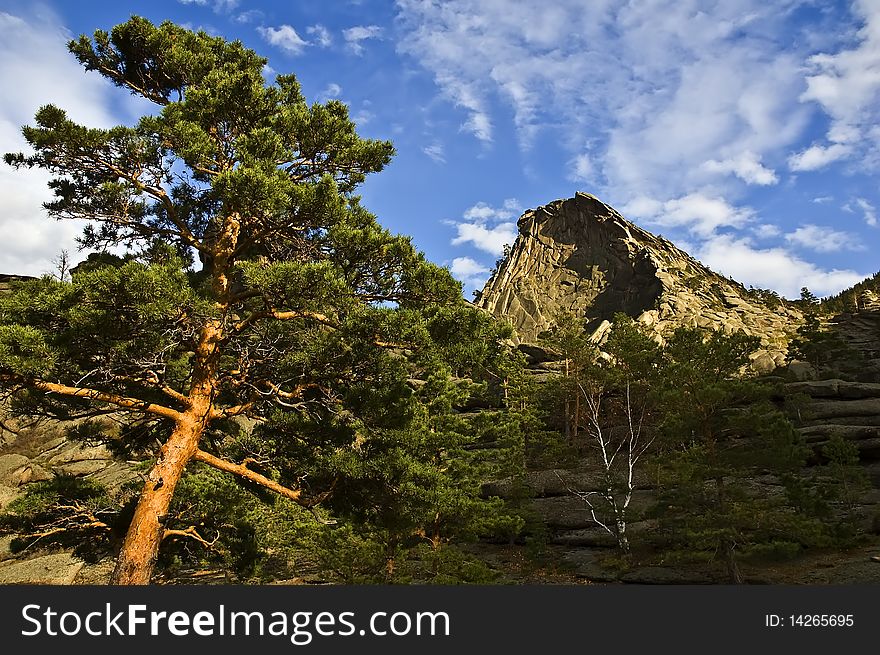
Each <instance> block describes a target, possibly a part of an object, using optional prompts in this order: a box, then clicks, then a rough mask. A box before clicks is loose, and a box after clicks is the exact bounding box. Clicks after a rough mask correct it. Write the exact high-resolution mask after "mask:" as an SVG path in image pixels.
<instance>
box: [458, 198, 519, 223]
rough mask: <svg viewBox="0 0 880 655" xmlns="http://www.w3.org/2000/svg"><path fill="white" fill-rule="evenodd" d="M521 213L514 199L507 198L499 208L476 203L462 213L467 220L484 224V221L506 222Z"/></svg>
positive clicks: (481, 202)
mask: <svg viewBox="0 0 880 655" xmlns="http://www.w3.org/2000/svg"><path fill="white" fill-rule="evenodd" d="M520 212H522V206H521V205H520V204H519V201H518V200H517V199H516V198H507V199H506V200H505V201H504V203H502V205H501V207H490V206H489V205H488V204H486V203H485V202H483V201H480V202H478V203H477V204H475V205H473V206H472V207H468V208H467V209H466V210H465V212H464V217H465V218H466V219H467V220H472V221H477V222H485V221H506V220H509V219H511V218H513V217H514V216H517V215H519V214H520Z"/></svg>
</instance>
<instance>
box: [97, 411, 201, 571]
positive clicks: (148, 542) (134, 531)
mask: <svg viewBox="0 0 880 655" xmlns="http://www.w3.org/2000/svg"><path fill="white" fill-rule="evenodd" d="M204 429H205V424H204V422H203V421H200V420H198V419H197V418H196V417H195V416H191V415H187V416H186V417H185V419H184V420H182V421H181V422H180V423H178V424H177V426H176V427H175V428H174V431H173V432H172V433H171V436H170V437H169V438H168V441H166V442H165V444H164V445H163V446H162V449H161V450H160V452H159V458H158V459H157V460H156V464H155V465H154V466H153V468H152V470H151V471H150V474H149V475H148V476H147V479H146V482H145V483H144V488H143V490H142V491H141V496H140V499H139V500H138V504H137V507H136V508H135V511H134V516H133V517H132V520H131V524H130V525H129V528H128V532H127V533H126V535H125V541H124V542H123V544H122V549H121V550H120V551H119V557H118V559H117V560H116V568H115V569H114V570H113V575H112V576H111V578H110V584H116V585H146V584H150V578H151V577H152V574H153V569H154V567H155V565H156V559H157V558H158V556H159V545H160V544H161V543H162V539H163V536H164V533H165V526H164V525H163V520H164V518H165V516H166V515H167V514H168V507H169V506H170V505H171V499H172V498H173V496H174V489H175V487H176V486H177V483H178V481H179V480H180V478H181V476H182V475H183V471H184V469H185V468H186V464H187V462H189V460H190V459H191V458H192V456H193V455H194V454H195V452H196V451H197V450H198V445H199V437H201V435H202V432H203V431H204Z"/></svg>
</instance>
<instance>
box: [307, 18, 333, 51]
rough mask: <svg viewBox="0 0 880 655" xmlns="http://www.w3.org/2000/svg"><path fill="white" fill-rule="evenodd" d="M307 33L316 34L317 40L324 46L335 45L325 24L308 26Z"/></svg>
mask: <svg viewBox="0 0 880 655" xmlns="http://www.w3.org/2000/svg"><path fill="white" fill-rule="evenodd" d="M306 34H311V35H312V36H314V37H315V42H316V43H317V44H318V45H319V46H321V47H322V48H329V47H330V46H331V45H333V37H332V36H331V35H330V30H328V29H327V28H326V27H324V26H323V25H320V24H318V25H311V26H309V27H307V28H306Z"/></svg>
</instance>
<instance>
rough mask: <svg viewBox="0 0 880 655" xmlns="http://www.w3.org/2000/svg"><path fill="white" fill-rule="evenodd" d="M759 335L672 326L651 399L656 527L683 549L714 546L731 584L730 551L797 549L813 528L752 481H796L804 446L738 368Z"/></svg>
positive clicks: (733, 559)
mask: <svg viewBox="0 0 880 655" xmlns="http://www.w3.org/2000/svg"><path fill="white" fill-rule="evenodd" d="M758 345H759V344H758V340H757V339H756V338H755V337H749V336H746V335H744V334H742V333H734V334H731V335H726V334H723V333H720V332H711V333H708V334H706V333H705V332H704V331H702V330H699V329H692V328H680V329H678V330H676V332H675V333H674V334H673V335H672V336H671V337H670V339H669V340H668V342H667V344H666V347H665V349H664V362H663V365H662V375H661V376H660V378H659V379H660V380H662V381H663V382H664V384H663V385H662V387H661V391H660V396H659V404H660V406H661V407H662V414H663V416H662V421H661V424H660V430H661V434H662V436H663V441H664V445H663V448H664V452H663V456H662V459H661V461H660V466H661V469H662V476H661V478H662V483H663V484H662V488H661V494H660V500H659V502H658V504H657V514H658V516H659V518H660V522H661V526H663V527H664V528H665V530H666V531H667V532H668V533H669V534H670V535H673V538H674V541H676V542H677V543H679V544H680V545H682V546H683V547H684V548H686V549H687V550H689V551H691V552H695V551H697V552H699V551H703V552H714V553H717V554H718V555H719V556H720V557H721V558H722V560H723V562H724V563H725V567H726V570H727V576H728V580H729V582H731V583H739V582H741V581H742V576H741V573H740V570H739V564H738V554H739V553H741V552H743V551H746V550H748V549H750V548H751V549H754V548H757V547H760V546H766V545H767V544H777V545H780V544H782V545H785V547H788V546H789V545H792V546H794V547H798V546H799V545H801V544H804V543H810V541H811V540H814V539H817V538H819V533H820V532H821V526H819V524H818V523H817V522H816V521H814V520H812V519H811V518H810V517H806V516H802V515H799V514H797V513H796V512H795V510H794V508H793V506H792V503H791V500H790V498H789V497H788V496H787V495H786V493H785V488H784V487H783V486H782V485H781V484H780V486H779V487H778V490H779V493H778V494H776V495H768V494H767V493H766V490H765V491H756V490H755V489H754V484H753V483H752V480H753V479H754V478H756V477H757V476H758V475H761V474H766V473H771V474H773V475H775V476H776V477H777V479H778V480H780V482H782V481H787V482H788V483H790V484H792V485H794V484H796V483H797V482H798V481H799V480H800V473H801V469H802V467H803V466H804V464H805V462H806V460H807V455H808V453H809V450H808V449H807V447H806V446H805V445H804V444H803V441H802V439H801V437H800V436H799V434H798V433H797V431H796V430H795V429H794V427H793V426H792V425H791V423H790V422H789V421H788V420H787V419H786V418H785V416H784V415H783V414H782V413H781V412H780V411H778V410H777V409H776V408H775V407H774V406H773V405H772V404H771V403H770V402H769V399H770V396H771V391H772V390H771V389H770V388H768V387H767V386H765V385H762V384H761V383H759V382H758V381H756V380H754V379H750V378H749V377H748V376H747V375H745V367H746V366H747V364H748V362H749V358H748V355H749V353H751V352H753V351H754V350H755V349H756V348H757V347H758Z"/></svg>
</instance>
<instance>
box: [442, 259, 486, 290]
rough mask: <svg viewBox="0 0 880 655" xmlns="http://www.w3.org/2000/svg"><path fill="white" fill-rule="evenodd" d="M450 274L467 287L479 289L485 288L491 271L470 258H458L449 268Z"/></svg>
mask: <svg viewBox="0 0 880 655" xmlns="http://www.w3.org/2000/svg"><path fill="white" fill-rule="evenodd" d="M449 272H450V273H452V277H454V278H455V279H456V280H459V281H461V282H463V283H464V284H465V286H466V287H470V288H477V287H481V286H483V284H484V283H485V282H486V279H487V278H488V277H489V273H490V272H491V271H490V270H489V269H488V268H487V267H485V266H483V265H482V264H480V263H479V262H478V261H476V260H474V259H471V258H470V257H456V258H455V259H453V260H452V264H451V265H450V266H449Z"/></svg>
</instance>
